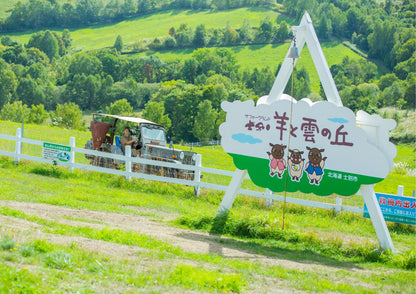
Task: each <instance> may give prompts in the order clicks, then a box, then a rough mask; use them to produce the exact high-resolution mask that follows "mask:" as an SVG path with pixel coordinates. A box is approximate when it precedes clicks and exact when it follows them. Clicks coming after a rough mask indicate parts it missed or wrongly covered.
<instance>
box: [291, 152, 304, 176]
mask: <svg viewBox="0 0 416 294" xmlns="http://www.w3.org/2000/svg"><path fill="white" fill-rule="evenodd" d="M289 152H290V155H289V159H288V160H287V166H288V169H289V175H290V177H291V179H292V181H296V182H299V181H300V178H301V177H302V175H303V166H304V165H305V158H302V154H303V151H299V150H298V149H293V150H291V149H289Z"/></svg>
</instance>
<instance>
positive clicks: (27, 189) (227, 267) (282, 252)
mask: <svg viewBox="0 0 416 294" xmlns="http://www.w3.org/2000/svg"><path fill="white" fill-rule="evenodd" d="M0 127H1V129H2V134H9V135H14V134H15V132H16V128H18V127H21V125H20V124H16V123H10V122H4V121H0ZM24 130H25V131H24V137H26V138H33V139H37V140H44V141H48V142H54V143H61V144H68V142H69V137H70V136H75V138H76V142H77V144H76V145H77V146H78V147H82V146H83V144H84V142H85V141H86V140H87V139H89V137H90V135H89V133H87V132H75V131H71V130H63V129H59V128H51V127H48V126H35V125H29V124H27V125H25V127H24ZM185 148H186V147H185ZM0 149H2V150H5V149H8V150H14V144H13V143H6V142H5V141H4V140H0ZM194 150H196V151H197V152H198V153H200V154H202V156H203V166H208V167H215V168H219V169H227V170H233V169H234V167H233V164H232V160H231V157H229V156H228V155H227V154H225V153H224V152H223V151H222V148H221V147H220V146H209V147H199V148H194ZM23 151H24V153H27V154H38V156H39V153H40V150H39V148H37V147H30V146H28V144H24V145H23ZM414 156H415V153H414V146H408V145H403V146H398V156H397V157H396V159H395V162H396V163H399V162H407V163H409V164H410V163H412V161H413V162H414V160H415V157H414ZM76 161H77V162H85V159H84V158H82V157H79V158H76ZM0 172H1V175H2V177H1V180H0V190H1V191H2V193H0V220H1V221H0V261H1V262H0V264H1V266H0V267H1V271H0V285H2V286H0V292H6V293H8V291H13V292H31V291H38V292H50V291H51V290H56V289H57V291H62V292H77V291H79V292H81V293H90V292H108V291H111V292H113V291H115V292H123V293H126V292H130V293H133V292H137V291H139V290H138V289H140V291H143V292H146V293H166V292H169V293H184V292H185V293H188V292H190V291H191V292H192V291H196V292H222V293H231V292H242V293H263V292H270V291H274V290H276V289H280V290H282V291H283V292H285V291H286V292H292V291H296V290H300V291H312V292H338V293H392V292H398V293H413V291H414V288H413V287H414V269H415V256H416V252H415V250H416V248H415V242H416V236H415V232H414V227H411V226H405V225H395V224H393V223H389V224H388V227H389V230H390V234H391V237H392V240H393V243H394V245H395V248H396V250H397V251H398V252H399V253H398V254H396V255H392V254H390V253H388V252H387V253H382V252H381V251H379V250H378V242H377V239H376V235H375V232H374V229H373V227H372V225H371V221H370V220H368V219H364V218H363V217H362V216H361V215H357V214H353V213H346V212H343V213H341V214H339V215H337V214H335V213H334V212H333V211H327V210H322V209H313V208H306V207H302V206H298V205H286V217H285V230H282V229H281V222H282V204H281V203H279V202H274V203H273V205H272V207H270V208H266V206H265V203H264V200H261V199H256V198H252V197H246V196H241V195H239V196H238V197H237V199H236V201H235V203H234V206H233V209H232V210H231V213H230V215H229V216H228V219H227V220H226V222H225V223H224V222H221V221H218V220H216V219H215V213H216V210H217V209H218V206H219V203H220V201H221V199H222V196H223V193H221V192H218V191H211V190H207V189H202V191H201V195H200V196H199V197H195V196H194V195H193V189H192V187H186V186H179V185H173V184H163V183H157V184H156V183H154V182H151V181H146V180H133V181H130V182H129V181H126V180H125V179H124V178H122V177H118V176H109V175H105V174H100V173H94V172H86V171H77V170H76V171H74V172H73V173H70V172H69V171H67V169H66V168H60V167H53V166H50V165H45V164H36V163H30V162H27V161H22V162H21V164H19V165H17V166H16V165H14V164H13V159H12V158H5V157H2V158H0ZM204 180H210V181H214V182H219V181H221V182H222V183H224V184H226V183H227V179H223V178H222V179H217V178H209V177H208V176H207V179H205V177H204ZM384 182H386V183H387V184H385V185H381V186H379V185H380V184H379V185H377V186H376V188H375V189H376V191H378V192H388V193H394V192H395V191H394V190H395V189H397V184H404V185H405V187H406V189H405V194H406V195H408V192H409V191H410V187H412V186H413V189H414V188H415V185H414V183H415V177H414V176H409V175H408V174H407V173H406V172H404V171H403V170H401V169H400V170H399V169H397V170H393V171H392V172H391V173H390V174H389V176H388V178H387V179H386V180H385V181H383V182H382V183H384ZM245 185H249V183H245ZM395 186H396V187H395ZM391 190H393V191H391ZM298 197H307V198H308V199H311V198H310V197H311V195H303V196H302V195H298ZM318 198H319V197H318ZM324 198H325V197H324ZM321 199H322V197H321ZM349 199H351V200H350V201H351V202H353V204H355V205H361V204H360V201H362V199H361V197H360V196H353V197H351V198H349ZM322 200H323V201H327V198H325V199H322ZM330 200H331V201H333V200H334V199H330ZM345 200H347V199H345ZM146 228H148V229H146ZM183 228H185V229H186V230H184V229H183ZM221 236H222V237H221ZM195 242H196V243H195ZM208 245H209V246H208ZM40 273H42V274H40ZM2 287H3V288H2Z"/></svg>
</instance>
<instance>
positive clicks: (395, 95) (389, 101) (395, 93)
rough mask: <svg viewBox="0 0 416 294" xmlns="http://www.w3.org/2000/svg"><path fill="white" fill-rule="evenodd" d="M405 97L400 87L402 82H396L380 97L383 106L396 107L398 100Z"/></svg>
mask: <svg viewBox="0 0 416 294" xmlns="http://www.w3.org/2000/svg"><path fill="white" fill-rule="evenodd" d="M403 97H404V92H403V90H402V87H401V85H400V82H398V81H396V82H393V84H392V85H391V86H390V87H387V88H385V89H384V90H383V92H382V93H381V95H380V100H381V103H382V106H395V105H396V102H397V100H399V99H402V98H403Z"/></svg>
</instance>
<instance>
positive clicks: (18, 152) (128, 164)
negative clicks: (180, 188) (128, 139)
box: [0, 128, 402, 213]
mask: <svg viewBox="0 0 416 294" xmlns="http://www.w3.org/2000/svg"><path fill="white" fill-rule="evenodd" d="M0 139H4V140H9V141H15V142H16V143H15V151H14V152H10V151H3V150H0V155H4V156H8V157H12V158H14V159H15V163H18V162H19V160H20V159H24V160H30V161H37V162H43V163H50V164H52V163H53V164H59V165H62V166H66V167H68V168H69V170H70V171H73V169H74V168H76V169H82V170H89V171H96V172H102V173H107V174H114V175H121V176H124V177H126V179H128V180H130V179H132V178H138V179H147V180H152V181H160V182H165V183H175V184H180V185H187V186H193V187H194V188H195V192H196V194H199V189H200V188H206V189H213V190H219V191H226V190H227V188H228V185H227V186H224V185H219V184H213V183H208V182H204V181H202V177H201V175H202V174H216V175H222V176H227V177H232V176H233V174H234V172H232V171H226V170H220V169H215V168H208V167H203V166H202V160H201V159H202V157H201V155H198V156H197V160H196V164H195V165H178V164H175V163H169V162H163V161H155V160H149V159H144V158H138V157H131V156H130V154H131V153H130V152H131V149H130V146H126V155H116V154H112V153H107V152H100V151H95V150H89V149H83V148H77V147H75V138H74V137H71V138H70V140H69V145H68V146H69V147H71V151H70V160H69V161H68V162H61V161H54V162H53V161H52V160H51V159H48V158H43V157H38V156H32V155H27V154H24V153H22V143H24V144H32V145H37V146H43V143H45V142H44V141H38V140H33V139H27V138H23V137H22V130H21V129H20V128H18V129H17V130H16V136H10V135H2V134H0ZM78 154H79V155H81V156H85V155H93V156H100V157H107V158H112V159H115V160H119V161H124V162H125V170H118V169H111V168H105V167H99V166H93V165H90V164H81V163H76V162H75V158H76V156H79V155H78ZM134 163H139V164H142V165H154V166H161V167H167V168H175V169H177V168H179V169H181V170H188V171H194V172H195V177H194V179H193V180H186V179H178V178H170V177H164V176H159V175H152V174H145V173H137V172H133V171H132V164H134ZM246 178H247V179H249V177H248V176H247V177H246ZM400 189H402V187H401V186H399V190H400ZM239 194H242V195H248V196H254V197H260V198H265V199H266V203H267V205H270V204H271V202H272V200H276V201H284V200H285V198H286V202H287V203H293V204H299V205H304V206H309V207H316V208H324V209H331V210H334V211H335V212H337V213H339V212H341V211H350V212H356V213H363V207H353V206H346V205H343V204H342V198H340V197H337V198H336V200H335V203H323V202H318V201H311V200H305V199H299V198H292V197H284V196H281V195H277V194H274V193H272V192H271V191H270V190H266V191H264V192H260V191H254V190H246V189H240V190H239Z"/></svg>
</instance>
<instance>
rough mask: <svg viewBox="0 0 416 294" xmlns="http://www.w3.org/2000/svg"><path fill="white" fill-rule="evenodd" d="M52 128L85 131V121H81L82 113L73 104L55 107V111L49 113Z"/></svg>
mask: <svg viewBox="0 0 416 294" xmlns="http://www.w3.org/2000/svg"><path fill="white" fill-rule="evenodd" d="M49 116H50V118H51V121H52V126H57V127H61V128H66V129H74V130H81V131H83V130H85V129H86V127H85V121H84V120H83V119H82V112H81V109H79V106H78V105H76V104H75V103H72V102H70V103H65V104H58V105H56V110H55V111H52V112H51V113H50V115H49Z"/></svg>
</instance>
